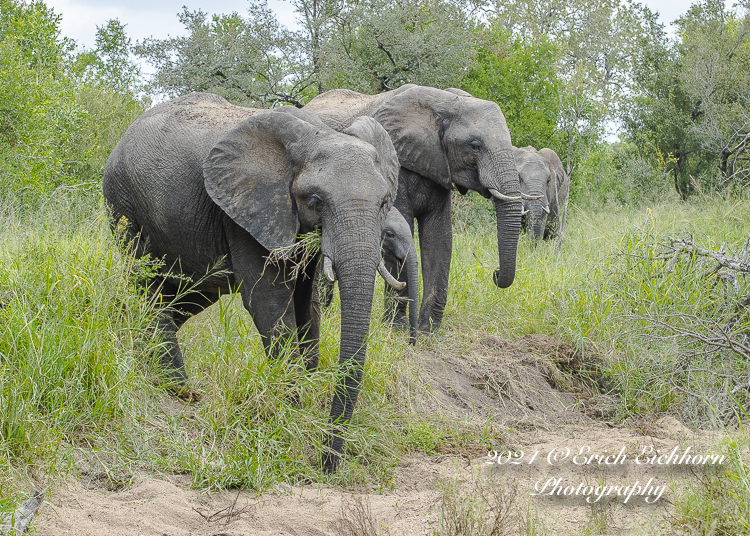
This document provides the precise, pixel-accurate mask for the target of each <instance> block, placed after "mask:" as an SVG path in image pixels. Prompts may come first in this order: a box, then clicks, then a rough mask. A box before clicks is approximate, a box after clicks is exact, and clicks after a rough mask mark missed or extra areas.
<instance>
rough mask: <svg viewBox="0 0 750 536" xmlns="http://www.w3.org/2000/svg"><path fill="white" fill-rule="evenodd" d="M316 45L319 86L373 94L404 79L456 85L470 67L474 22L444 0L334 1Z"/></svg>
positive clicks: (436, 85)
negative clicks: (324, 35)
mask: <svg viewBox="0 0 750 536" xmlns="http://www.w3.org/2000/svg"><path fill="white" fill-rule="evenodd" d="M336 13H337V16H336V20H335V24H334V27H333V28H331V30H330V33H329V35H330V38H329V39H328V40H326V41H325V43H323V45H322V58H323V60H324V62H325V63H324V65H323V66H322V67H321V72H320V77H321V82H322V83H321V86H322V87H323V88H335V87H346V88H349V89H353V90H356V91H360V92H363V93H377V92H381V91H387V90H389V89H394V88H397V87H399V86H402V85H404V84H407V83H414V84H421V85H428V86H434V87H439V88H445V87H449V86H459V85H460V83H461V80H462V79H463V78H464V77H465V76H466V75H467V74H468V72H469V71H470V70H471V67H472V66H473V58H474V55H475V53H476V52H475V49H474V44H475V36H474V32H473V27H474V22H473V21H472V19H471V18H470V17H469V16H468V15H467V14H466V12H465V11H464V10H463V9H461V7H460V6H459V5H456V4H454V3H450V2H447V1H445V0H418V1H416V2H409V1H406V0H370V1H368V2H362V3H354V2H353V3H352V4H348V5H343V6H340V7H339V9H338V10H337V12H336Z"/></svg>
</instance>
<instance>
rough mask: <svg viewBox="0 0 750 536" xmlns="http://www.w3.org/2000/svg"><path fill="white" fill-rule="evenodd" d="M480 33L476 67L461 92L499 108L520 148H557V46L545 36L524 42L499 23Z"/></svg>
mask: <svg viewBox="0 0 750 536" xmlns="http://www.w3.org/2000/svg"><path fill="white" fill-rule="evenodd" d="M478 33H479V37H478V40H479V43H480V44H479V46H478V48H477V56H476V59H475V65H476V66H475V67H474V69H473V70H471V71H470V72H469V73H468V75H467V76H466V78H465V79H464V81H463V85H462V88H463V89H465V90H466V91H468V92H469V93H471V94H472V95H474V96H475V97H478V98H480V99H487V100H491V101H494V102H496V103H498V104H499V105H500V108H502V110H503V114H504V115H505V119H506V120H507V122H508V128H509V129H510V133H511V136H512V138H513V144H514V145H516V146H517V147H525V146H527V145H531V146H533V147H536V148H537V149H540V148H542V147H551V146H556V145H557V140H556V139H555V127H556V124H557V121H558V113H559V110H560V106H559V101H558V88H557V85H558V79H557V73H556V70H555V59H556V49H555V47H554V45H552V44H551V43H550V42H549V39H548V38H546V37H542V38H541V39H540V40H539V41H531V42H530V43H526V42H525V41H524V40H523V38H521V37H520V36H518V35H516V36H513V35H512V34H511V33H510V32H509V31H508V30H506V29H504V28H503V27H502V26H501V25H500V24H499V23H498V21H497V20H495V21H493V23H492V24H490V25H489V26H488V27H486V28H483V29H481V30H480V31H479V32H478Z"/></svg>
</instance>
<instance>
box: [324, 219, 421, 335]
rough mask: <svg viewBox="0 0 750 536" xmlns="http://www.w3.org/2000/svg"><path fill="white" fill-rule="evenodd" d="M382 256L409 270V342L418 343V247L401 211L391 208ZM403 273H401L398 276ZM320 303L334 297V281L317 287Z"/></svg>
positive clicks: (326, 303)
mask: <svg viewBox="0 0 750 536" xmlns="http://www.w3.org/2000/svg"><path fill="white" fill-rule="evenodd" d="M382 250H383V252H384V255H383V258H384V259H385V260H386V263H387V264H391V265H396V266H399V267H403V269H404V270H405V272H406V289H407V292H408V296H409V298H408V303H409V344H411V345H414V344H416V342H417V325H418V314H419V264H418V262H417V248H416V247H415V246H414V239H413V237H412V235H411V228H410V227H409V224H408V223H406V220H405V219H404V217H403V216H402V215H401V213H400V212H399V211H398V210H396V208H395V207H392V208H391V210H390V211H388V215H387V216H386V218H385V225H384V227H383V232H382ZM400 275H401V274H400V273H398V274H397V275H396V277H399V276H400ZM318 288H319V289H320V290H322V291H321V292H320V298H321V304H322V305H323V307H328V306H329V305H330V303H331V300H332V299H333V281H330V280H328V279H322V278H321V282H320V284H319V286H318Z"/></svg>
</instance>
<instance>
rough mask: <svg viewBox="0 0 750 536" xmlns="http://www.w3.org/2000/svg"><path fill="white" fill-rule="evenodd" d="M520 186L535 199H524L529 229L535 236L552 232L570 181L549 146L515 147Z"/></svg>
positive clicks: (552, 233) (536, 237)
mask: <svg viewBox="0 0 750 536" xmlns="http://www.w3.org/2000/svg"><path fill="white" fill-rule="evenodd" d="M513 156H514V158H515V160H516V167H517V168H518V175H519V177H520V181H521V189H522V190H523V191H525V192H528V193H529V194H531V196H533V197H538V199H532V200H524V202H523V212H522V215H523V219H524V224H525V227H526V229H527V230H528V232H530V233H531V235H532V236H533V237H534V238H535V239H537V240H542V239H543V238H549V237H550V236H552V235H554V233H555V232H556V230H557V229H558V225H559V214H560V210H561V206H562V204H563V203H565V202H566V201H567V197H568V189H569V184H570V181H569V180H568V179H567V176H566V174H565V171H564V170H563V167H562V162H561V161H560V159H559V158H558V156H557V154H556V153H555V152H554V151H553V150H552V149H547V148H545V149H542V150H540V151H537V150H536V149H534V148H533V147H523V148H514V151H513Z"/></svg>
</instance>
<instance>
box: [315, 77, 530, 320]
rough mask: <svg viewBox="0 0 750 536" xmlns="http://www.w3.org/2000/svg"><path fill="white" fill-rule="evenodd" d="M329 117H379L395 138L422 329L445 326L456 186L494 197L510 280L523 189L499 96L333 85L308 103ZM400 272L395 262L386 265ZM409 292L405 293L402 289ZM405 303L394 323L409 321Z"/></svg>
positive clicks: (505, 276)
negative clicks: (414, 241) (414, 238)
mask: <svg viewBox="0 0 750 536" xmlns="http://www.w3.org/2000/svg"><path fill="white" fill-rule="evenodd" d="M304 109H305V110H309V111H311V112H314V113H315V114H316V115H318V116H319V117H320V118H321V119H322V120H323V122H324V123H326V124H327V125H329V126H331V127H333V128H335V129H336V130H343V129H345V128H347V127H348V126H349V125H350V124H351V123H352V121H354V120H355V118H356V117H359V116H361V115H367V116H370V117H373V118H374V119H375V120H377V121H378V122H379V123H380V124H381V125H382V126H383V127H384V128H385V129H386V131H388V134H389V135H390V137H391V140H392V141H393V145H394V147H395V148H396V152H397V153H398V159H399V162H400V164H401V171H400V173H399V179H398V195H397V196H396V202H395V207H396V208H397V209H398V211H399V212H400V213H401V214H402V215H403V216H404V218H405V219H406V221H407V223H408V224H409V226H410V229H411V232H412V234H413V232H414V220H416V221H417V223H418V225H419V240H420V245H421V257H422V258H421V261H422V283H423V287H424V292H423V296H422V305H421V308H420V312H419V329H420V330H421V331H426V332H431V331H434V330H435V329H437V328H438V327H439V326H440V323H441V321H442V318H443V311H444V309H445V305H446V301H447V295H448V277H449V273H450V263H451V253H452V241H453V236H452V227H451V190H452V189H453V187H454V186H455V187H456V188H457V189H458V190H459V191H460V192H461V193H466V192H467V191H468V190H470V189H471V190H475V191H477V192H479V194H480V195H482V196H484V197H486V198H492V199H493V201H494V204H495V213H496V217H497V241H498V258H499V268H498V269H497V270H495V273H494V278H493V279H494V282H495V284H496V285H497V286H498V287H500V288H506V287H508V286H510V285H511V284H512V283H513V280H514V278H515V273H516V253H517V247H518V235H519V231H520V226H521V201H522V200H523V198H524V195H523V194H522V193H521V186H520V182H519V179H518V172H517V171H516V166H515V161H514V159H513V146H512V144H511V139H510V132H509V131H508V127H507V124H506V122H505V117H504V116H503V113H502V111H501V110H500V107H499V106H498V105H497V104H495V103H494V102H490V101H485V100H481V99H476V98H474V97H471V96H468V97H467V96H459V95H456V94H453V93H451V92H448V91H444V90H440V89H435V88H430V87H422V86H416V85H414V84H407V85H405V86H402V87H400V88H398V89H395V90H393V91H388V92H385V93H380V94H378V95H362V94H360V93H356V92H354V91H349V90H346V89H335V90H332V91H328V92H326V93H323V94H321V95H318V96H317V97H315V98H314V99H312V100H311V101H310V102H309V103H308V104H307V105H306V106H305V108H304ZM388 268H389V270H390V271H391V273H396V267H395V266H394V265H393V263H390V264H389V265H388ZM400 295H401V296H402V297H405V295H404V293H403V291H401V294H400ZM405 319H406V312H405V304H404V303H399V304H398V307H397V312H396V318H395V321H396V322H397V323H405Z"/></svg>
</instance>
